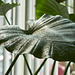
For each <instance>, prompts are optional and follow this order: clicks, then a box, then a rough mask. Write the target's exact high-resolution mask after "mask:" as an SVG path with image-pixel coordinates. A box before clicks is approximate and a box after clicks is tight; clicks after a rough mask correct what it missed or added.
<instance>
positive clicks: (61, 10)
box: [36, 0, 69, 19]
mask: <svg viewBox="0 0 75 75" xmlns="http://www.w3.org/2000/svg"><path fill="white" fill-rule="evenodd" d="M45 13H46V14H49V15H54V16H55V15H61V16H63V17H65V18H69V15H68V10H67V7H66V6H63V5H60V4H59V3H57V2H56V0H36V18H37V19H38V18H39V17H41V16H42V15H43V14H45Z"/></svg>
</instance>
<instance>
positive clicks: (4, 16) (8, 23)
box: [4, 15, 10, 25]
mask: <svg viewBox="0 0 75 75" xmlns="http://www.w3.org/2000/svg"><path fill="white" fill-rule="evenodd" d="M4 17H5V19H6V21H7V23H8V24H9V25H10V22H9V21H8V18H7V17H6V15H4Z"/></svg>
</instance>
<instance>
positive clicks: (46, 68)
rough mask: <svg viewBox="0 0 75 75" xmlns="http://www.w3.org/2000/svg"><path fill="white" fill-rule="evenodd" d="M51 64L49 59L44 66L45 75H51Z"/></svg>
mask: <svg viewBox="0 0 75 75" xmlns="http://www.w3.org/2000/svg"><path fill="white" fill-rule="evenodd" d="M49 63H50V60H49V59H47V61H46V62H45V65H44V75H49V73H50V72H49V67H50V65H49Z"/></svg>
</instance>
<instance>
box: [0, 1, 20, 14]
mask: <svg viewBox="0 0 75 75" xmlns="http://www.w3.org/2000/svg"><path fill="white" fill-rule="evenodd" d="M18 5H19V4H17V3H11V4H10V3H4V2H3V1H1V0H0V15H5V14H6V13H7V12H8V11H9V10H10V9H12V8H13V7H16V6H18Z"/></svg>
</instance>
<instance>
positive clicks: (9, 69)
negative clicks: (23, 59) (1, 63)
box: [5, 54, 19, 75]
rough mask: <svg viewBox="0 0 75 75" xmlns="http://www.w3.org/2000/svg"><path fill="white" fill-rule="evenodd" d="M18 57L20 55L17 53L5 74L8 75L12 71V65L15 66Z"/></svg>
mask: <svg viewBox="0 0 75 75" xmlns="http://www.w3.org/2000/svg"><path fill="white" fill-rule="evenodd" d="M18 57H19V54H17V55H16V57H15V59H14V60H13V61H12V63H11V65H10V67H9V68H8V70H7V72H6V73H5V75H8V74H9V72H10V71H11V69H12V67H13V66H14V64H15V62H16V61H17V59H18Z"/></svg>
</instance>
